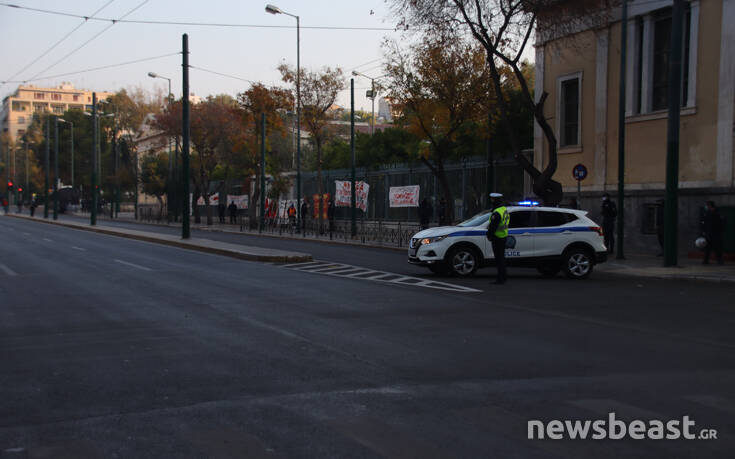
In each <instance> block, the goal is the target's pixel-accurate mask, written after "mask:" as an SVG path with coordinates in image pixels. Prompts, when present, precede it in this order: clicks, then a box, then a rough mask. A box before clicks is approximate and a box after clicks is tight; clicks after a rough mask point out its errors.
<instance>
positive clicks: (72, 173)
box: [69, 121, 74, 190]
mask: <svg viewBox="0 0 735 459" xmlns="http://www.w3.org/2000/svg"><path fill="white" fill-rule="evenodd" d="M69 125H71V142H70V143H71V188H72V190H73V189H74V123H73V122H71V121H69Z"/></svg>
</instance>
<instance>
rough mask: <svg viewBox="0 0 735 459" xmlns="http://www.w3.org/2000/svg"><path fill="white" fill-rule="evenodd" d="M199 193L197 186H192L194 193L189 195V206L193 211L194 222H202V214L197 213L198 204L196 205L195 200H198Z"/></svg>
mask: <svg viewBox="0 0 735 459" xmlns="http://www.w3.org/2000/svg"><path fill="white" fill-rule="evenodd" d="M200 195H201V193H200V192H199V188H194V194H193V195H192V197H191V207H192V210H193V211H194V223H201V222H202V216H201V214H200V213H199V206H198V205H197V201H198V200H199V196H200Z"/></svg>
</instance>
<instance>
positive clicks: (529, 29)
mask: <svg viewBox="0 0 735 459" xmlns="http://www.w3.org/2000/svg"><path fill="white" fill-rule="evenodd" d="M392 3H393V10H394V12H395V13H396V15H398V16H399V17H401V27H403V28H405V29H406V30H414V29H415V28H417V29H421V30H422V31H423V33H426V31H427V30H428V31H430V32H431V33H436V34H446V33H448V31H455V33H457V34H459V35H463V34H464V35H469V36H471V37H472V39H474V40H476V41H477V42H478V43H480V44H481V45H482V47H483V48H484V49H485V52H486V54H487V56H486V58H487V64H488V67H489V69H490V75H491V78H492V83H493V86H494V89H495V91H496V94H504V88H503V86H504V84H503V83H504V77H505V76H506V72H503V68H504V67H507V68H509V69H510V70H511V74H512V75H513V77H514V78H515V79H516V80H517V82H518V86H519V87H520V89H521V92H522V94H523V98H524V100H525V103H526V104H527V105H528V106H529V108H530V109H531V111H532V113H533V114H534V119H535V121H536V123H538V125H539V126H540V127H541V131H542V132H543V135H544V137H545V139H546V142H547V144H548V153H549V162H548V164H547V165H546V167H545V168H544V169H543V170H542V171H539V170H538V169H536V168H535V167H534V166H533V164H531V162H530V161H529V160H528V159H527V158H526V157H525V156H523V154H522V152H521V147H520V142H519V139H518V135H517V133H516V132H514V131H513V128H512V125H511V122H510V120H511V113H510V107H509V105H508V102H507V100H506V98H505V97H498V98H497V110H498V112H499V115H500V121H501V123H502V124H503V126H504V127H505V130H506V131H507V134H508V137H509V140H510V144H511V148H512V150H513V155H514V157H515V159H516V161H517V162H518V163H519V164H520V165H521V167H523V169H524V170H525V171H526V173H528V174H529V175H530V176H531V178H532V179H533V191H534V193H536V195H537V196H539V197H540V198H541V199H542V200H543V202H544V203H545V204H546V205H551V206H555V205H558V204H559V202H561V199H562V195H563V193H562V187H561V184H560V183H559V182H557V181H555V180H553V178H552V177H553V176H554V173H555V172H556V169H557V139H556V135H555V133H554V130H553V128H552V127H551V125H550V124H549V122H548V121H547V120H546V118H545V117H544V103H545V102H546V99H547V97H548V93H546V92H544V93H542V94H537V95H536V96H537V100H534V94H533V92H532V89H531V88H530V87H529V85H528V81H527V80H526V77H525V76H524V74H523V71H522V62H521V58H522V56H523V54H524V51H525V50H526V48H527V47H528V45H529V42H530V41H531V39H532V38H533V37H534V33H538V34H540V35H543V36H545V37H546V36H554V35H565V34H566V33H570V32H572V31H574V30H577V27H578V26H579V24H580V23H585V24H590V23H594V22H595V21H598V20H599V18H600V16H601V15H606V14H607V13H608V12H609V6H610V3H613V2H611V1H610V0H592V1H589V0H585V1H583V0H568V1H560V0H393V1H392ZM540 17H541V18H542V20H541V21H539V18H540ZM537 27H538V28H537Z"/></svg>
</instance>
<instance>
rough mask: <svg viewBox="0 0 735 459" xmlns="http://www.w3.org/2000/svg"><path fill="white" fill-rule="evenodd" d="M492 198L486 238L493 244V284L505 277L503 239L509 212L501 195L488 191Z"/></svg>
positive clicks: (505, 236)
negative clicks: (494, 270) (495, 271)
mask: <svg viewBox="0 0 735 459" xmlns="http://www.w3.org/2000/svg"><path fill="white" fill-rule="evenodd" d="M490 198H491V199H492V210H493V211H492V213H491V214H490V225H489V226H488V228H487V238H488V239H489V240H490V242H492V244H493V256H494V257H495V263H496V266H497V268H498V275H497V277H496V278H495V284H504V283H505V280H506V279H507V274H506V272H505V240H506V239H507V238H508V225H509V224H510V214H509V213H508V209H506V208H505V206H504V205H503V195H502V194H500V193H490Z"/></svg>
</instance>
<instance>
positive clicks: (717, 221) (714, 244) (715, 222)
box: [701, 201, 725, 265]
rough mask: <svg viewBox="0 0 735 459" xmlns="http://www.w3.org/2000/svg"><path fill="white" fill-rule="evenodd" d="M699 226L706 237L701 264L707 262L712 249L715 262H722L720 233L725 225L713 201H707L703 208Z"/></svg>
mask: <svg viewBox="0 0 735 459" xmlns="http://www.w3.org/2000/svg"><path fill="white" fill-rule="evenodd" d="M701 226H702V234H703V235H704V237H705V238H706V239H707V245H706V246H705V247H704V260H702V264H704V265H707V264H709V255H710V253H712V251H714V252H715V257H716V258H717V263H718V264H722V263H723V261H722V242H723V241H722V239H723V237H722V233H723V229H724V226H725V225H724V222H723V221H722V216H721V215H720V212H719V211H718V210H717V206H716V205H715V202H714V201H707V207H705V210H704V215H703V217H702V222H701Z"/></svg>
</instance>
